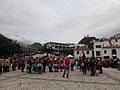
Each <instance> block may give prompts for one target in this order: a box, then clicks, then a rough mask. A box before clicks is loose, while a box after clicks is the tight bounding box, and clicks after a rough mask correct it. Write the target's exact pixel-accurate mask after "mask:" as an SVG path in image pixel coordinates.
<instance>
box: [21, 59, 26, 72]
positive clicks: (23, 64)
mask: <svg viewBox="0 0 120 90" xmlns="http://www.w3.org/2000/svg"><path fill="white" fill-rule="evenodd" d="M24 69H25V62H24V60H22V65H21V71H22V72H24Z"/></svg>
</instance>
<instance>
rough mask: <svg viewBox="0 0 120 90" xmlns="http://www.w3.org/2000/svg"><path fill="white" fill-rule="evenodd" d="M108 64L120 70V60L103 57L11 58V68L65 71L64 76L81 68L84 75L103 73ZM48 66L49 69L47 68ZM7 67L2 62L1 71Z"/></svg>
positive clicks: (22, 70) (38, 71)
mask: <svg viewBox="0 0 120 90" xmlns="http://www.w3.org/2000/svg"><path fill="white" fill-rule="evenodd" d="M107 65H109V66H111V67H117V68H118V70H120V60H119V59H117V60H116V61H114V62H113V60H109V62H108V61H107V60H102V58H94V57H91V58H80V59H74V58H73V57H55V56H54V57H52V56H51V57H47V56H44V57H40V58H39V57H36V58H34V57H32V56H27V57H22V58H16V59H12V58H9V69H11V70H13V71H15V70H16V68H17V69H19V70H21V72H24V70H25V69H26V70H25V71H26V72H27V73H30V74H36V73H37V74H42V73H46V71H47V70H48V72H63V75H62V77H65V75H66V77H67V78H69V72H70V71H74V69H75V68H76V69H79V70H80V72H82V73H83V75H86V74H87V72H90V76H97V75H98V74H102V73H103V69H102V67H106V66H107ZM47 68H48V69H47ZM5 69H7V68H5V67H2V65H1V63H0V73H1V72H2V70H4V71H6V70H5Z"/></svg>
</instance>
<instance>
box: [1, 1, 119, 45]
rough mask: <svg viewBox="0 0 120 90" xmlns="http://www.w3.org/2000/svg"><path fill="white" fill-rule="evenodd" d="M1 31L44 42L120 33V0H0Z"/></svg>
mask: <svg viewBox="0 0 120 90" xmlns="http://www.w3.org/2000/svg"><path fill="white" fill-rule="evenodd" d="M0 33H2V34H4V35H6V36H7V37H9V38H12V39H17V40H18V41H26V42H40V43H45V42H47V41H57V42H67V43H68V42H73V43H78V42H79V40H80V39H82V38H83V37H84V36H85V35H89V36H95V37H110V36H113V35H114V34H117V33H120V0H0Z"/></svg>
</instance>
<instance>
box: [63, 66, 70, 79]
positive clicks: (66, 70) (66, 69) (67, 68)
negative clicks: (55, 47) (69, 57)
mask: <svg viewBox="0 0 120 90" xmlns="http://www.w3.org/2000/svg"><path fill="white" fill-rule="evenodd" d="M69 71H70V67H64V72H63V76H62V77H64V76H65V74H67V75H66V77H67V78H68V77H69Z"/></svg>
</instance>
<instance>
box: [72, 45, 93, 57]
mask: <svg viewBox="0 0 120 90" xmlns="http://www.w3.org/2000/svg"><path fill="white" fill-rule="evenodd" d="M79 45H80V46H79V47H76V49H75V51H74V57H75V58H77V59H79V58H82V57H83V56H85V57H86V58H90V57H92V50H91V49H90V48H88V46H86V45H84V44H79ZM77 46H78V45H77Z"/></svg>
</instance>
